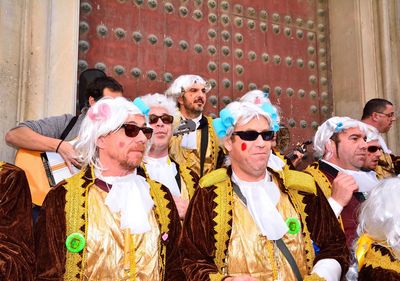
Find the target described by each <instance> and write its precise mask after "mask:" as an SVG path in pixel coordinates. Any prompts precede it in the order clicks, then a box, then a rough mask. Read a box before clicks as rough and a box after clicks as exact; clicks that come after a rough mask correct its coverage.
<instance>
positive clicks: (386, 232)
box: [357, 177, 400, 260]
mask: <svg viewBox="0 0 400 281" xmlns="http://www.w3.org/2000/svg"><path fill="white" fill-rule="evenodd" d="M399 198H400V178H398V177H396V178H390V179H385V180H382V181H381V183H380V184H379V185H378V186H377V187H375V188H374V189H373V190H372V191H371V193H370V195H369V196H368V199H367V200H366V201H365V202H364V203H363V204H362V206H361V210H360V214H359V217H358V221H359V225H358V229H357V232H358V235H359V236H361V235H362V234H364V233H366V234H368V235H369V236H370V237H371V238H372V239H373V240H375V241H382V242H386V243H387V245H388V246H389V247H390V248H392V249H393V251H394V253H395V255H396V258H397V259H398V260H400V220H399V218H400V208H399V207H398V205H399Z"/></svg>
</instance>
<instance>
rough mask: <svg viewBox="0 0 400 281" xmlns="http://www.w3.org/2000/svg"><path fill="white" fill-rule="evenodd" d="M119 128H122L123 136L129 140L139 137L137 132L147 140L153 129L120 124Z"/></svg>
mask: <svg viewBox="0 0 400 281" xmlns="http://www.w3.org/2000/svg"><path fill="white" fill-rule="evenodd" d="M121 128H124V131H125V135H126V136H127V137H130V138H134V137H136V136H137V135H139V132H140V131H142V132H143V134H144V135H145V137H146V138H147V139H148V140H149V139H151V136H152V135H153V129H152V128H149V127H139V126H137V125H134V124H129V123H126V124H122V126H121Z"/></svg>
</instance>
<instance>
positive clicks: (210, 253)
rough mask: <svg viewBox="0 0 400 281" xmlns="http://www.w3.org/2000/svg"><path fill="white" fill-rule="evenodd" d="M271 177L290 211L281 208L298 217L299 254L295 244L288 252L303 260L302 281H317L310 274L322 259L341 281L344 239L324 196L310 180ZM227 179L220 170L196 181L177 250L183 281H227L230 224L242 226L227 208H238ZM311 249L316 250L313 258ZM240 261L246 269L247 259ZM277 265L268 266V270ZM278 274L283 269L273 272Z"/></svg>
mask: <svg viewBox="0 0 400 281" xmlns="http://www.w3.org/2000/svg"><path fill="white" fill-rule="evenodd" d="M270 173H271V175H272V177H273V178H274V181H276V182H277V184H278V186H279V188H280V190H281V193H282V194H284V195H285V197H286V198H287V200H288V201H287V202H288V203H290V205H291V206H286V207H288V210H289V209H290V212H293V211H294V212H295V213H296V214H297V215H298V217H299V220H300V223H301V236H300V237H299V239H300V240H301V245H302V246H300V247H303V250H301V249H300V250H298V249H296V247H295V246H293V245H294V244H292V245H291V246H289V249H290V251H291V252H292V251H293V252H292V255H294V256H295V257H299V255H302V257H301V258H302V259H304V267H303V266H302V265H301V264H300V265H299V267H300V270H301V272H303V274H304V278H305V279H304V280H321V278H319V277H318V276H316V275H315V274H312V275H309V274H310V273H311V270H312V267H313V265H314V264H315V263H316V262H317V261H318V260H320V259H326V258H332V259H335V260H337V261H338V262H339V264H340V265H341V266H342V275H344V274H345V272H346V271H347V268H348V257H349V252H348V249H347V247H346V245H345V237H344V234H343V231H342V230H341V228H340V225H339V223H338V221H337V219H336V217H335V216H334V214H333V212H332V210H331V208H330V206H329V204H328V202H327V200H326V198H325V196H324V195H323V193H322V191H321V190H320V189H319V188H318V187H316V186H315V183H314V181H313V179H312V177H311V176H309V175H307V174H304V173H301V172H297V171H291V170H286V171H285V172H282V173H280V174H278V173H276V172H274V171H272V170H271V171H270ZM230 176H231V170H230V169H228V170H227V169H224V168H222V169H218V170H216V171H214V172H212V173H210V174H208V175H207V176H205V177H203V178H202V179H201V180H200V187H199V188H198V189H197V191H196V193H195V195H194V197H193V198H192V200H191V203H190V205H189V208H188V212H187V214H186V218H185V222H184V226H183V230H182V238H181V244H180V249H181V253H182V254H181V255H182V259H183V271H184V272H185V274H186V277H187V280H193V281H208V280H223V279H224V278H226V277H227V276H229V270H230V269H229V268H230V267H231V264H230V257H229V253H231V252H232V251H235V250H234V249H229V247H231V239H232V235H236V234H235V233H234V232H233V230H232V229H233V228H235V226H234V224H237V223H238V224H240V223H241V222H240V221H233V217H234V216H235V212H237V210H233V209H232V208H233V207H234V208H236V207H235V205H236V204H237V203H235V199H234V198H235V195H234V193H233V188H232V184H231V179H230ZM286 207H285V208H286ZM236 233H237V232H236ZM285 242H287V241H285ZM313 244H315V245H316V246H317V247H318V248H319V252H318V254H317V255H316V254H315V252H314V247H313ZM292 246H293V247H292ZM253 250H254V249H253ZM253 250H250V253H248V252H246V251H243V253H244V254H245V255H247V254H249V255H251V253H252V252H253ZM250 258H251V257H250ZM235 259H236V261H235V263H236V264H238V263H240V260H238V259H237V257H236V258H235ZM242 261H243V262H244V263H245V262H246V258H243V260H242ZM278 265H279V264H275V262H272V265H271V267H274V266H276V267H277V266H278ZM231 268H232V267H231ZM279 270H284V269H282V268H279V269H277V271H279ZM242 273H245V272H242ZM247 274H250V273H247ZM268 274H269V273H266V275H268ZM262 280H273V279H262Z"/></svg>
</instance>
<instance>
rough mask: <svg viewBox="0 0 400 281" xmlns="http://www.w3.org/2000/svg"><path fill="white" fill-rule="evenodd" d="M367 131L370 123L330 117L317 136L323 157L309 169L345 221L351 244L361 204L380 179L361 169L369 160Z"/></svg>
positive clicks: (317, 154) (318, 154)
mask: <svg viewBox="0 0 400 281" xmlns="http://www.w3.org/2000/svg"><path fill="white" fill-rule="evenodd" d="M367 132H368V129H367V125H365V124H364V123H362V122H360V121H358V120H354V119H351V118H348V117H332V118H330V119H328V120H326V121H325V122H324V123H323V124H322V125H321V126H319V128H318V130H317V132H316V134H315V136H314V142H313V143H314V151H315V157H316V158H317V159H319V160H318V161H317V162H314V163H312V164H310V165H309V166H308V167H307V168H306V169H305V172H307V173H309V174H311V175H312V176H313V177H314V179H315V181H316V182H317V184H318V185H319V186H320V187H321V189H322V191H323V192H324V194H325V196H326V198H328V202H329V204H330V205H331V207H332V210H333V211H334V213H335V214H336V216H337V217H338V219H339V221H341V222H342V225H343V228H344V232H345V234H346V239H347V245H348V246H349V247H351V246H352V242H353V240H354V237H355V235H356V228H357V214H356V211H357V209H358V206H359V205H360V203H361V202H363V201H364V200H365V196H366V193H367V192H369V191H370V190H371V189H372V188H373V187H374V186H375V185H376V184H377V180H376V178H375V179H373V178H369V177H367V175H366V173H365V172H363V171H361V168H362V167H363V165H364V162H365V160H366V153H367V143H366V140H368V139H367Z"/></svg>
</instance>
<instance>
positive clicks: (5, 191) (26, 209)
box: [0, 163, 35, 281]
mask: <svg viewBox="0 0 400 281" xmlns="http://www.w3.org/2000/svg"><path fill="white" fill-rule="evenodd" d="M32 224H33V223H32V200H31V194H30V191H29V186H28V181H27V179H26V176H25V172H24V171H23V170H21V169H20V168H18V167H16V166H14V165H11V164H5V163H0V280H21V281H22V280H24V281H25V280H28V281H29V280H34V279H33V278H34V270H35V256H34V243H33V226H32Z"/></svg>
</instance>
